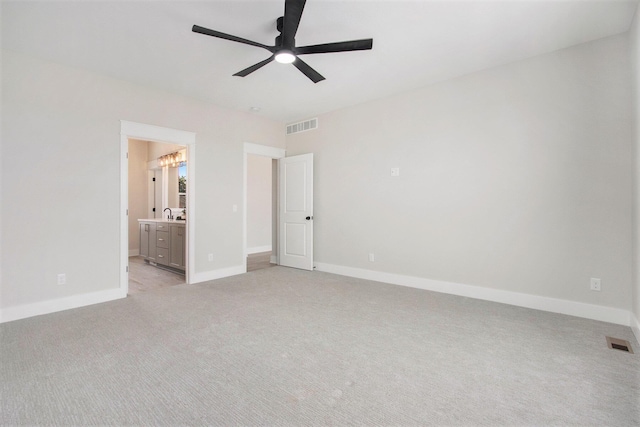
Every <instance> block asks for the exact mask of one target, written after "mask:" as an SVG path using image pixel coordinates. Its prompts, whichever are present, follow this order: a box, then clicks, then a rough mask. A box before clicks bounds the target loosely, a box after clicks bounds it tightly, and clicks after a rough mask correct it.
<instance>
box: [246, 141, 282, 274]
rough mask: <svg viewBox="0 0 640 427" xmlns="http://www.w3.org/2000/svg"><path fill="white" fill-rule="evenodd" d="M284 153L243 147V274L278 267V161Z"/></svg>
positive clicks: (247, 145)
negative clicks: (276, 265) (272, 266)
mask: <svg viewBox="0 0 640 427" xmlns="http://www.w3.org/2000/svg"><path fill="white" fill-rule="evenodd" d="M284 156H285V150H284V149H281V148H274V147H269V146H265V145H258V144H252V143H245V144H244V185H243V188H244V209H243V212H244V221H243V248H244V252H243V253H244V259H245V269H246V270H245V271H252V270H256V269H261V268H266V267H269V266H271V265H274V264H278V255H277V254H278V227H277V223H278V191H277V188H278V187H277V182H278V178H277V177H278V173H277V171H278V166H277V165H278V159H281V158H283V157H284Z"/></svg>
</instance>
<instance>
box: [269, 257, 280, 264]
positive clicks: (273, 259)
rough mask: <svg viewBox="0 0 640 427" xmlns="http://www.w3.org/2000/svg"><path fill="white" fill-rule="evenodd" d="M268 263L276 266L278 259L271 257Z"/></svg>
mask: <svg viewBox="0 0 640 427" xmlns="http://www.w3.org/2000/svg"><path fill="white" fill-rule="evenodd" d="M269 262H270V263H271V264H278V257H277V255H271V259H270V260H269Z"/></svg>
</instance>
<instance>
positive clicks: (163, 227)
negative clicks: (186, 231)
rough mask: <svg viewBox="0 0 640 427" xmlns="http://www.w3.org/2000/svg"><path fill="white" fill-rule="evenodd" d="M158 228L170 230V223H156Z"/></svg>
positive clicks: (159, 229)
mask: <svg viewBox="0 0 640 427" xmlns="http://www.w3.org/2000/svg"><path fill="white" fill-rule="evenodd" d="M156 230H158V231H169V224H163V223H161V222H158V223H156Z"/></svg>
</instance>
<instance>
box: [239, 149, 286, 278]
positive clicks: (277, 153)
mask: <svg viewBox="0 0 640 427" xmlns="http://www.w3.org/2000/svg"><path fill="white" fill-rule="evenodd" d="M286 153H287V151H286V150H285V149H284V148H277V147H270V146H268V145H260V144H254V143H252V142H245V143H244V148H243V166H242V169H243V174H242V259H243V264H244V272H245V273H246V272H247V262H246V260H247V155H249V154H254V155H257V156H263V157H268V158H270V159H276V160H278V159H282V158H284V157H286ZM271 186H272V188H273V183H272V184H271ZM276 191H277V192H278V191H279V190H278V186H276ZM276 197H277V200H278V201H279V200H280V194H277V196H276ZM276 212H278V217H279V216H280V210H279V209H276ZM277 223H278V218H276V224H277ZM275 235H276V241H275V242H272V243H273V245H272V246H274V247H275V249H276V264H278V263H279V261H280V258H279V257H280V255H279V245H278V237H277V236H278V233H277V230H276V234H275ZM272 250H273V249H272Z"/></svg>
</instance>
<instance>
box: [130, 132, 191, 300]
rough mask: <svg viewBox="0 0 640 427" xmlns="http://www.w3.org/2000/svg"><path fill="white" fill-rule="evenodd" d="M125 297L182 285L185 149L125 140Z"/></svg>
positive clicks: (174, 145)
mask: <svg viewBox="0 0 640 427" xmlns="http://www.w3.org/2000/svg"><path fill="white" fill-rule="evenodd" d="M128 153H129V158H128V160H129V161H128V177H129V179H128V206H129V215H128V227H129V230H128V231H129V233H128V234H129V248H128V249H129V279H128V285H129V286H128V294H129V295H132V294H138V293H142V292H146V291H151V290H155V289H158V288H162V287H167V286H176V285H183V284H185V283H186V280H185V270H186V265H187V259H186V254H187V251H186V208H187V204H186V203H187V188H188V185H187V184H188V183H187V167H188V166H187V162H186V158H187V157H186V146H183V145H178V144H171V143H164V142H155V141H146V140H141V139H134V138H129V140H128Z"/></svg>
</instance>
